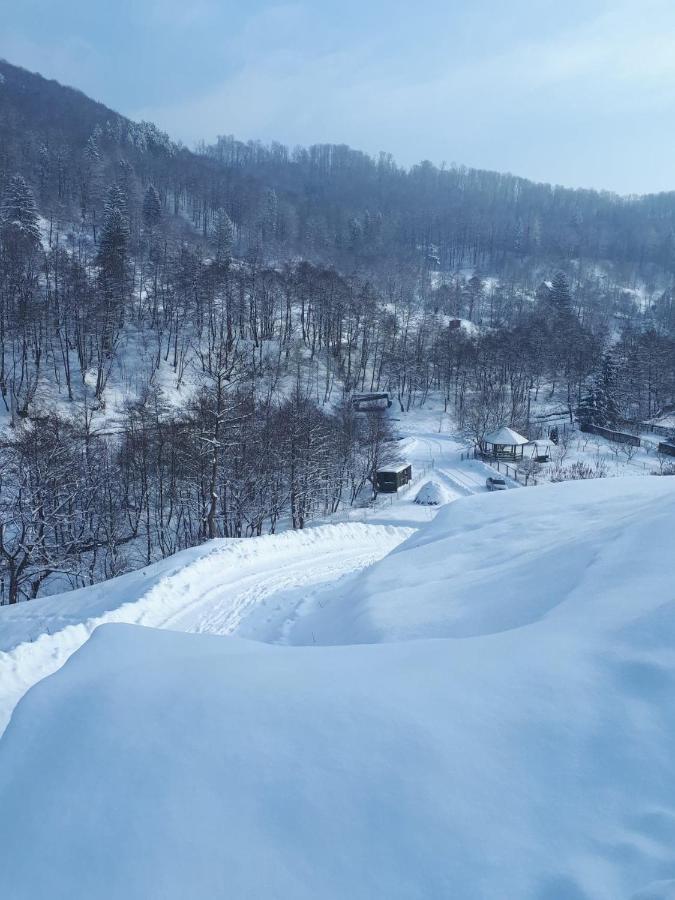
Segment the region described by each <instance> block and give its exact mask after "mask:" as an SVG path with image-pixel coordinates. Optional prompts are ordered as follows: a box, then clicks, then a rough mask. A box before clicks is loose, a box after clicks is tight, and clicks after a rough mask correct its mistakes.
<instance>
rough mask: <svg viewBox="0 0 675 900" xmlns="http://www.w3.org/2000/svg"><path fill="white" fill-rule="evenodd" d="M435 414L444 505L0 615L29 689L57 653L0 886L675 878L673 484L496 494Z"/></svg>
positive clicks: (515, 883)
mask: <svg viewBox="0 0 675 900" xmlns="http://www.w3.org/2000/svg"><path fill="white" fill-rule="evenodd" d="M420 424H421V417H419V418H418V420H417V424H416V428H417V429H418V430H417V432H416V433H413V432H412V431H411V432H410V433H409V434H407V436H405V437H404V439H403V440H402V441H401V443H402V444H403V446H404V448H405V451H406V454H405V455H406V457H407V458H409V459H411V460H412V462H413V466H414V467H415V468H420V470H421V467H422V462H423V461H424V459H425V457H428V460H427V462H428V468H429V470H433V473H431V472H429V473H428V474H426V475H425V476H424V477H422V478H421V480H420V481H419V483H418V486H417V487H416V491H417V492H419V489H420V488H422V487H423V486H424V487H426V485H436V488H437V489H439V490H441V491H446V492H447V493H446V495H445V496H446V498H447V499H448V500H452V502H448V503H446V504H445V505H443V506H441V507H440V510H439V511H438V512H437V513H436V514H435V516H433V518H431V519H430V520H429V521H427V520H426V519H424V518H420V514H422V513H425V514H427V515H433V513H434V512H435V511H433V510H430V509H420V508H419V507H417V505H416V504H415V503H414V500H413V497H414V495H415V492H412V493H411V492H408V493H409V494H410V496H409V497H407V498H406V497H403V498H401V499H400V500H397V501H396V502H395V503H392V504H391V505H389V504H387V505H385V504H382V505H380V506H377V507H376V508H375V509H374V510H373V511H372V515H373V517H374V519H375V518H376V517H378V516H379V517H380V519H379V520H377V521H379V522H380V524H377V525H370V526H366V525H362V524H358V523H345V524H341V525H325V526H320V527H317V528H314V529H310V530H307V531H304V532H300V533H286V534H283V535H278V536H270V537H267V538H260V539H256V540H254V541H217V542H211V543H210V544H207V545H205V546H204V547H202V548H199V549H196V550H192V551H189V552H188V553H186V554H180V555H178V556H176V557H174V558H173V559H171V560H166V561H165V562H163V563H160V564H158V565H157V566H153V567H150V568H149V569H148V570H145V573H143V572H141V573H135V574H134V575H131V576H124V577H123V578H120V579H116V580H115V581H113V582H110V583H108V584H105V585H97V586H95V587H94V588H88V589H85V590H82V591H79V592H74V593H72V594H69V595H63V596H62V597H61V598H56V597H51V598H46V599H45V600H43V601H35V602H32V603H26V604H22V605H21V606H19V607H16V608H13V609H9V610H8V609H0V635H1V636H2V646H3V647H4V648H5V660H6V661H8V660H9V661H13V662H14V663H15V664H16V665H17V666H18V667H19V670H20V672H21V673H23V675H24V676H25V686H26V687H27V686H28V682H30V683H33V682H34V681H36V680H37V679H38V678H39V677H41V675H43V674H48V670H50V666H51V661H52V660H53V656H52V654H55V656H57V657H58V656H59V653H61V652H62V651H63V653H62V657H63V658H59V659H58V660H57V663H56V664H54V665H53V667H52V668H51V671H54V669H57V668H58V666H61V667H60V668H58V671H56V672H55V674H52V675H51V676H50V677H45V678H43V679H42V680H41V681H39V683H37V684H35V686H34V687H33V688H32V689H31V690H29V691H28V693H27V694H26V695H25V696H24V697H23V699H22V700H21V701H20V702H19V703H18V706H16V708H15V709H14V713H13V715H12V719H11V722H10V723H9V726H8V727H7V730H6V732H5V734H4V736H3V737H2V739H0V808H2V810H3V815H2V817H0V847H2V861H3V864H2V866H0V896H1V897H3V898H4V897H11V898H12V900H34V898H37V897H40V898H42V897H45V898H50V900H52V898H53V900H60V898H62V897H63V898H65V897H68V898H69V900H79V898H85V897H96V898H97V900H99V898H100V900H113V898H114V900H117V898H120V897H124V898H125V900H141V898H143V900H147V898H154V897H157V898H159V897H161V898H162V900H174V898H175V900H178V898H180V900H183V898H185V897H190V898H194V900H207V898H209V900H210V898H212V897H230V896H231V897H242V898H244V897H251V898H256V900H257V898H264V897H274V898H275V900H303V898H308V900H309V898H312V900H317V898H321V900H333V898H334V900H338V898H339V900H343V898H345V897H350V898H354V900H372V898H376V897H386V898H387V900H404V898H405V900H408V898H412V897H420V898H436V897H438V898H445V897H456V898H458V900H464V898H467V900H469V898H470V900H504V898H518V900H582V898H583V900H617V898H630V900H667V898H670V900H672V898H674V897H675V761H674V760H673V755H672V745H673V741H675V707H674V706H673V704H672V695H673V689H674V688H675V650H674V649H673V648H674V647H675V594H674V593H673V562H672V556H673V554H672V543H673V539H672V535H673V529H674V526H675V478H666V477H663V478H656V477H624V478H605V479H598V480H595V481H579V482H569V483H563V484H556V485H545V486H539V487H536V488H526V489H520V490H509V491H504V492H501V493H494V494H491V493H487V492H485V490H484V486H483V485H484V472H485V471H486V470H487V471H490V470H489V469H487V467H485V466H484V465H483V464H482V463H480V462H477V461H474V460H462V459H461V457H460V453H459V450H460V447H459V445H458V444H457V442H456V441H455V440H454V439H453V438H452V437H451V436H449V435H445V434H441V433H440V432H437V433H435V432H434V431H433V427H432V422H431V419H429V422H428V423H427V424H428V427H427V430H426V431H425V430H424V429H420ZM400 427H401V431H402V433H403V434H405V433H406V429H407V427H408V425H407V424H406V422H405V421H402V422H401V426H400ZM411 427H412V426H411ZM481 482H482V483H481ZM425 483H426V484H425ZM413 515H417V516H418V518H417V519H416V520H415V521H416V524H417V525H418V526H420V527H419V528H418V530H417V531H415V532H414V533H412V532H411V530H410V529H409V528H405V529H404V528H396V527H394V526H393V525H392V524H391V521H399V520H402V519H406V520H407V517H408V516H413ZM387 517H389V519H387ZM125 622H126V623H132V624H119V623H125ZM111 623H112V624H111ZM139 625H153V626H161V628H160V627H153V628H148V627H139ZM96 626H100V627H96ZM72 629H80V630H81V635H80V636H79V637H78V639H77V641H75V642H74V643H75V644H77V646H74V645H73V646H72V648H71V647H70V645H69V644H68V641H67V640H66V636H67V634H68V633H69V630H72ZM207 631H208V632H211V633H203V632H207ZM49 632H51V633H49ZM181 632H191V633H181ZM78 634H79V632H78ZM80 637H81V639H80ZM244 637H245V638H247V639H244ZM68 640H69V638H68ZM78 641H79V643H78ZM31 648H34V650H33V652H34V653H36V656H35V657H34V658H32V659H28V662H26V664H25V665H24V666H23V668H21V665H22V664H21V662H20V660H21V658H22V655H23V654H26V655H27V657H26V658H28V657H30V653H31ZM78 648H79V649H78ZM72 650H77V652H74V653H72V655H70V653H71V652H72ZM66 657H68V658H67V661H65V664H64V665H61V664H62V663H63V662H64V658H66ZM40 665H41V666H42V667H43V668H42V669H40ZM31 667H32V668H31ZM6 671H7V670H4V672H3V670H2V668H1V667H0V696H1V695H3V693H4V692H5V691H7V685H8V680H7V679H6V677H5V674H6ZM29 676H30V677H29ZM31 677H32V679H33V680H32V681H30V678H31ZM10 682H11V678H10ZM24 689H25V688H24ZM12 690H13V688H12V684H11V683H10V685H9V691H8V692H9V694H11V692H12ZM16 699H18V698H16V696H15V698H14V702H16Z"/></svg>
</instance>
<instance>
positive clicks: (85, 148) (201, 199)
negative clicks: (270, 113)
mask: <svg viewBox="0 0 675 900" xmlns="http://www.w3.org/2000/svg"><path fill="white" fill-rule="evenodd" d="M0 75H2V78H3V81H2V84H0V132H1V133H2V135H3V141H2V143H1V144H0V190H4V188H5V187H6V185H7V183H8V181H9V179H10V178H11V177H12V175H13V174H15V173H16V172H21V173H22V174H23V175H24V176H25V177H26V178H27V179H28V181H29V182H30V184H31V185H32V186H33V188H34V190H35V191H36V194H37V197H38V203H39V206H40V209H41V210H42V211H43V212H44V214H45V215H46V216H47V217H48V218H49V219H50V221H52V222H54V223H58V222H61V223H62V224H64V223H70V222H73V221H81V222H82V223H86V225H87V226H88V227H89V229H90V230H91V232H92V233H94V232H95V230H96V228H97V227H98V225H99V224H100V222H101V219H102V215H103V208H104V204H105V186H106V185H107V184H110V182H111V181H113V180H115V178H116V177H118V176H117V174H115V173H116V169H117V167H119V166H120V165H122V166H123V168H126V173H125V175H124V178H126V179H127V180H129V181H132V180H134V179H138V182H139V183H140V185H141V186H142V190H144V189H145V187H147V185H148V184H150V183H152V184H153V185H154V186H155V188H156V189H157V191H158V193H159V195H160V197H161V201H162V204H163V206H164V208H165V210H167V211H170V212H171V213H172V215H173V216H174V217H175V218H176V220H177V223H176V224H178V220H180V221H182V223H183V224H184V223H186V222H190V223H192V224H193V225H194V227H195V228H197V229H199V230H200V231H201V233H202V236H203V237H206V236H207V234H208V231H209V229H210V227H212V224H213V222H214V220H215V218H216V217H217V216H218V215H219V213H220V212H221V211H225V212H226V213H227V215H228V216H229V217H230V219H231V220H232V221H233V222H234V223H235V226H236V242H237V243H236V249H237V253H238V254H239V255H242V254H244V255H245V254H247V253H255V252H261V249H262V251H264V253H265V254H266V256H267V259H268V261H271V260H280V259H287V258H289V257H291V256H293V255H296V254H297V255H300V256H302V257H303V258H305V259H309V260H312V261H314V262H316V263H323V264H326V263H333V264H335V265H338V266H339V267H340V268H342V269H354V268H357V269H359V270H361V271H368V272H369V273H370V274H371V275H372V274H375V273H377V274H378V275H380V276H381V275H382V274H383V273H384V272H385V271H386V270H387V269H388V268H389V267H390V266H391V264H392V261H395V263H396V265H397V266H399V265H406V266H409V267H412V268H413V269H414V270H415V271H416V272H419V271H425V270H430V269H431V270H433V269H441V270H443V271H449V270H453V269H457V268H461V267H476V268H480V269H484V270H489V271H491V272H494V273H497V274H500V275H504V276H507V275H508V276H512V275H514V274H515V275H517V276H518V277H522V276H523V273H527V274H530V275H531V273H532V272H533V271H535V270H541V268H542V267H545V268H546V267H547V268H550V267H551V265H552V264H555V265H556V266H562V267H563V268H565V267H566V266H568V265H569V266H573V265H576V264H578V263H579V261H582V262H583V265H584V267H585V268H586V270H587V271H593V268H594V266H595V264H597V263H602V264H603V265H609V266H611V267H612V270H613V272H614V274H615V277H616V280H617V281H619V282H623V283H624V284H627V283H632V282H635V281H637V280H642V281H646V282H648V283H654V284H659V283H662V284H664V285H667V286H670V279H671V276H672V274H673V271H675V194H672V193H668V194H658V195H650V196H644V197H634V198H622V197H619V196H616V195H613V194H609V193H607V192H598V191H591V190H571V189H566V188H561V187H557V186H551V185H546V184H535V183H533V182H530V181H527V180H526V179H523V178H518V177H515V176H512V175H508V174H507V175H503V174H499V173H495V172H486V171H481V170H476V169H469V168H465V167H462V166H451V167H441V168H439V167H437V166H434V165H432V164H431V163H430V162H422V163H420V164H419V165H417V166H413V167H412V168H411V169H409V170H408V169H403V168H401V167H399V166H397V165H396V163H395V162H394V160H393V159H392V157H391V156H390V155H388V154H386V153H382V154H380V156H379V157H378V158H376V159H373V158H371V157H369V156H368V155H366V154H364V153H361V152H359V151H355V150H352V149H350V148H349V147H346V146H340V145H320V146H314V147H309V148H295V149H293V150H289V149H288V148H286V147H284V146H283V145H280V144H271V145H269V146H265V145H262V144H259V143H257V142H249V143H247V144H243V143H241V142H239V141H236V140H235V139H234V138H232V137H223V138H220V139H219V140H218V141H217V143H216V144H215V145H214V146H210V147H207V146H202V147H201V148H200V152H198V153H191V152H189V151H188V150H187V149H185V148H184V147H182V146H179V145H177V144H175V143H174V142H172V141H171V140H170V139H169V138H168V136H167V135H165V134H163V133H161V132H160V131H159V130H158V129H157V128H156V127H155V126H153V125H151V124H150V123H141V124H136V123H133V122H131V121H129V120H128V119H126V118H124V117H123V116H120V115H118V114H116V113H114V112H112V111H111V110H108V109H106V108H105V107H104V106H102V105H101V104H98V103H95V102H94V101H91V100H89V99H88V98H86V97H84V95H82V94H80V93H79V92H77V91H72V90H70V89H66V88H62V87H61V86H60V85H57V84H56V83H55V82H48V81H46V80H45V79H42V78H40V77H39V76H36V75H32V74H30V73H28V72H25V71H24V70H21V69H18V68H16V67H14V66H10V65H9V64H7V63H3V62H0Z"/></svg>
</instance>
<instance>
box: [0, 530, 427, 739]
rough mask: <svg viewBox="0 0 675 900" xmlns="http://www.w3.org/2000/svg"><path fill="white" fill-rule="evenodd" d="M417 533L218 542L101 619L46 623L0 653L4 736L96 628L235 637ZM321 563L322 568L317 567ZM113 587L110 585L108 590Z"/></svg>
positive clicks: (306, 534) (290, 535)
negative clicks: (278, 598)
mask: <svg viewBox="0 0 675 900" xmlns="http://www.w3.org/2000/svg"><path fill="white" fill-rule="evenodd" d="M412 532H413V529H411V528H401V527H395V526H391V525H365V524H361V523H344V524H337V525H322V526H319V527H317V528H309V529H306V530H304V531H288V532H282V533H281V534H278V535H265V536H263V537H259V538H254V539H249V540H235V541H217V542H214V543H216V546H215V547H214V549H213V550H212V551H211V552H207V553H206V554H205V555H204V556H201V557H199V558H198V559H196V560H195V561H194V562H191V563H188V564H186V565H185V566H184V567H182V568H181V569H179V570H178V571H175V572H172V573H171V574H168V575H166V576H164V577H162V578H160V579H159V580H158V581H156V582H155V583H154V584H153V586H152V587H150V588H149V590H147V591H146V592H144V593H141V595H140V596H139V597H137V598H136V599H134V600H132V601H131V602H126V603H121V605H119V606H117V607H116V608H114V609H111V610H108V611H107V612H104V613H103V614H102V615H100V616H94V617H91V618H88V619H86V620H84V621H82V622H74V623H73V624H69V625H66V626H65V627H62V628H59V629H58V630H55V631H53V633H50V624H51V625H52V626H53V625H54V621H53V620H50V618H49V617H45V621H44V631H43V633H42V634H40V636H39V637H38V638H37V639H36V640H34V641H26V642H24V643H21V644H18V645H17V646H16V647H14V648H13V649H11V650H9V651H7V652H0V735H1V734H2V732H3V731H4V730H5V727H6V725H7V723H8V721H9V718H10V716H11V712H12V710H13V709H14V707H15V706H16V704H17V703H18V702H19V700H20V699H21V697H22V696H23V695H24V694H25V693H26V691H28V690H29V689H30V688H31V687H32V686H33V685H34V684H36V683H37V682H38V681H40V680H41V679H42V678H45V677H47V676H48V675H51V674H52V673H53V672H55V671H56V670H57V669H59V668H60V667H61V666H62V665H63V664H64V663H65V662H66V660H67V659H68V657H69V656H71V655H72V654H73V653H74V652H75V651H76V650H78V649H79V648H80V647H81V646H82V644H84V643H85V641H86V640H88V638H89V637H90V635H91V634H92V632H93V631H94V629H95V628H97V627H98V626H99V625H103V624H107V623H110V622H124V623H126V624H133V625H146V626H149V627H154V628H171V629H174V630H184V631H210V632H212V633H218V634H233V633H235V632H236V630H237V628H238V627H239V625H240V624H241V622H242V621H243V620H244V619H245V618H246V616H247V615H248V614H249V613H250V612H251V611H252V610H253V609H255V608H256V606H257V605H258V604H259V603H261V602H263V601H265V600H266V599H267V598H269V597H272V596H273V595H274V594H277V593H279V592H281V591H288V590H289V589H291V588H298V589H300V588H303V587H307V588H311V587H312V586H314V585H318V584H322V583H325V582H327V581H331V580H337V579H338V578H340V577H342V576H343V575H345V574H347V573H348V572H354V571H356V570H358V569H360V568H363V567H364V566H366V565H369V564H370V563H372V562H374V561H376V560H377V559H381V558H382V557H383V556H385V555H386V554H387V553H389V552H390V551H391V550H393V549H394V547H396V546H397V545H398V544H400V543H401V542H402V541H403V540H405V538H406V537H408V536H409V535H410V534H412ZM318 560H320V561H321V565H320V566H317V565H316V563H317V561H318ZM150 568H152V567H150ZM147 576H148V571H147V570H146V571H145V572H144V573H142V574H141V573H139V577H147ZM113 582H114V579H113ZM113 582H109V584H111V590H114V585H113ZM300 602H301V591H300V590H299V591H298V603H300ZM25 605H26V614H27V617H34V608H33V607H31V605H30V604H29V603H26V604H25ZM57 621H58V620H57ZM0 623H1V619H0Z"/></svg>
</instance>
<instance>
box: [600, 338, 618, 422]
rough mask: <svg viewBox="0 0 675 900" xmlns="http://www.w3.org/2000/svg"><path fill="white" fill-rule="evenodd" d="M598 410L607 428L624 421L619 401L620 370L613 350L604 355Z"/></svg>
mask: <svg viewBox="0 0 675 900" xmlns="http://www.w3.org/2000/svg"><path fill="white" fill-rule="evenodd" d="M596 392H597V396H598V411H599V414H600V417H601V419H602V421H601V422H600V423H599V424H601V425H603V426H604V427H605V428H616V427H617V426H618V425H619V424H620V423H621V421H622V415H621V410H620V403H619V372H618V366H617V364H616V360H615V358H614V355H613V354H612V351H611V350H608V351H607V352H606V353H605V354H604V356H603V357H602V367H601V370H600V376H599V378H598V381H597V387H596Z"/></svg>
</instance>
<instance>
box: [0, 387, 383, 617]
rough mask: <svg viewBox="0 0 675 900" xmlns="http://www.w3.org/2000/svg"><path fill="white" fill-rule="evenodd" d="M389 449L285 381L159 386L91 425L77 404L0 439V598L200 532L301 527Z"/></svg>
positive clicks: (133, 562)
mask: <svg viewBox="0 0 675 900" xmlns="http://www.w3.org/2000/svg"><path fill="white" fill-rule="evenodd" d="M386 454H391V433H390V431H389V427H388V423H387V421H386V420H385V419H384V418H382V417H378V416H375V417H362V416H361V417H359V416H354V415H353V414H352V412H351V408H350V407H349V405H345V406H343V407H341V408H340V409H339V410H338V411H337V413H332V414H328V413H326V412H323V411H321V410H320V409H319V408H318V407H317V405H316V404H315V403H314V402H313V401H311V400H309V399H308V398H307V397H306V396H304V395H303V392H302V389H301V385H300V384H297V385H296V388H295V389H294V390H293V392H292V393H291V396H290V397H289V398H288V399H286V400H283V401H267V402H264V401H260V400H259V399H258V398H256V397H255V396H254V395H253V394H252V393H251V392H250V390H247V391H244V390H242V389H235V390H233V391H230V392H228V393H227V395H226V396H225V395H222V396H221V395H219V393H218V389H217V386H213V388H212V389H211V390H208V389H205V390H203V391H201V392H200V393H198V394H197V395H196V396H195V397H194V398H193V399H192V400H191V402H190V403H189V405H188V407H187V408H186V409H185V410H184V411H182V412H180V413H176V412H175V411H173V410H171V409H170V408H169V407H168V406H167V405H166V403H164V402H163V400H162V396H161V392H159V391H152V392H148V393H147V394H146V395H144V397H143V398H142V399H141V400H139V401H137V402H135V403H132V404H129V405H128V407H127V409H126V410H125V413H124V415H123V416H121V417H120V419H119V421H118V422H117V424H116V427H115V430H114V431H112V432H111V431H107V432H104V433H101V432H100V431H99V430H97V429H96V428H95V427H94V424H93V418H92V416H91V415H90V414H89V413H88V411H87V410H84V411H83V412H82V413H81V414H80V415H79V416H77V417H75V418H70V417H65V416H63V415H59V414H57V413H51V414H50V415H48V416H45V417H43V418H40V419H38V420H36V421H29V422H26V423H24V424H22V425H21V426H20V427H19V428H18V429H17V430H16V432H15V433H14V434H13V435H12V437H11V440H5V441H3V442H1V443H0V600H1V601H2V602H3V603H15V602H17V601H18V600H21V599H31V598H33V597H36V596H37V595H38V593H39V592H40V591H41V589H42V588H43V586H44V585H45V584H46V583H47V582H49V583H50V584H51V586H52V589H53V588H54V587H60V588H61V589H66V588H68V587H71V588H74V587H79V586H83V585H86V584H92V583H94V582H95V581H99V580H100V579H102V578H110V577H112V576H114V575H118V574H121V573H122V572H125V571H129V570H131V569H134V568H138V567H139V566H142V565H146V564H148V563H150V562H152V561H154V560H156V559H159V558H161V557H165V556H168V555H169V554H171V553H175V552H176V551H177V550H181V549H184V548H186V547H191V546H194V545H195V544H198V543H201V542H202V541H204V540H207V539H209V538H213V537H251V536H256V535H260V534H262V533H273V532H274V531H275V530H276V529H277V528H278V527H280V526H281V525H283V526H291V527H294V528H302V527H303V526H304V525H305V523H306V522H307V521H308V520H310V519H311V518H313V517H315V516H320V515H328V514H330V513H333V512H335V511H336V510H337V509H338V508H339V506H340V505H341V504H342V503H346V504H349V503H350V502H353V501H354V499H355V498H356V497H357V496H358V495H359V494H360V493H361V492H362V491H363V489H364V487H366V486H367V484H368V482H369V479H370V476H371V473H372V471H373V469H374V468H376V467H377V465H378V464H379V463H380V462H382V461H383V460H384V459H385V458H386Z"/></svg>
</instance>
